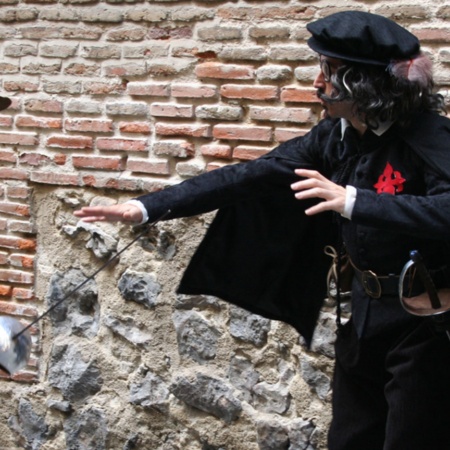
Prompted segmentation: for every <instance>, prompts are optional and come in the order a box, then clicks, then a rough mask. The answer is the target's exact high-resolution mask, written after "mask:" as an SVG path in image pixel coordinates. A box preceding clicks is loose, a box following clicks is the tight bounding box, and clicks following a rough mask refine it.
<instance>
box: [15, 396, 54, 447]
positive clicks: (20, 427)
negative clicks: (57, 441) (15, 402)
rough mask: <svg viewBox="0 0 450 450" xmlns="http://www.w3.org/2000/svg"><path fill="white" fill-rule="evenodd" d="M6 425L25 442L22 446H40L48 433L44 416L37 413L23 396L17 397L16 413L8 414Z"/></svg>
mask: <svg viewBox="0 0 450 450" xmlns="http://www.w3.org/2000/svg"><path fill="white" fill-rule="evenodd" d="M8 425H9V427H10V428H11V429H12V430H13V431H14V432H16V433H17V434H18V435H19V436H21V437H22V438H23V440H24V441H25V442H26V445H25V446H24V447H23V448H30V449H39V448H41V446H42V445H43V444H44V442H45V441H46V440H47V438H48V437H49V434H50V431H49V426H48V425H47V424H46V423H45V418H44V417H43V416H41V415H39V414H37V413H36V412H35V411H34V409H33V406H32V404H31V403H30V402H29V401H28V400H26V399H24V398H20V399H19V408H18V415H17V416H10V418H9V419H8Z"/></svg>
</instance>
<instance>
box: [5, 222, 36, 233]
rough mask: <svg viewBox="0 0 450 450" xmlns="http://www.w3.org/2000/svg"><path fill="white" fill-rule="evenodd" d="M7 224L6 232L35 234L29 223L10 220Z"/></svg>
mask: <svg viewBox="0 0 450 450" xmlns="http://www.w3.org/2000/svg"><path fill="white" fill-rule="evenodd" d="M8 224H9V226H8V230H9V231H11V232H13V233H29V234H36V232H35V230H34V226H33V224H32V223H31V222H24V221H21V220H10V221H9V222H8Z"/></svg>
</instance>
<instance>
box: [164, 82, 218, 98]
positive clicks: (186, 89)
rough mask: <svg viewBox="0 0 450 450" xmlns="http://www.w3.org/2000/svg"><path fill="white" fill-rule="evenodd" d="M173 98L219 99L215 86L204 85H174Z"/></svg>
mask: <svg viewBox="0 0 450 450" xmlns="http://www.w3.org/2000/svg"><path fill="white" fill-rule="evenodd" d="M172 97H175V98H214V97H217V88H216V87H215V86H206V85H203V84H199V85H193V84H175V85H172Z"/></svg>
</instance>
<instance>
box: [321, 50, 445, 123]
mask: <svg viewBox="0 0 450 450" xmlns="http://www.w3.org/2000/svg"><path fill="white" fill-rule="evenodd" d="M344 63H345V64H344V65H343V66H341V67H340V68H339V69H338V70H337V71H336V72H335V73H334V74H333V75H332V77H331V83H332V85H333V87H334V89H333V94H332V95H331V96H326V95H324V94H322V95H321V98H322V99H324V100H326V101H327V102H340V101H351V102H353V103H354V105H355V114H356V115H357V116H358V118H359V120H361V121H362V122H364V123H366V125H367V126H368V127H369V128H371V129H376V128H377V127H378V126H379V124H380V123H382V122H385V121H395V122H397V123H398V124H400V125H401V126H402V125H403V126H404V125H407V124H408V122H409V120H410V118H411V117H412V115H413V114H415V113H417V112H421V111H435V112H438V113H445V112H446V108H445V102H444V97H443V96H442V95H441V94H439V93H435V92H434V87H435V86H434V81H433V75H432V63H431V61H430V59H429V58H428V57H427V56H425V55H424V54H423V53H421V54H419V55H418V56H417V57H415V58H413V59H411V60H406V61H392V62H391V64H390V65H389V66H388V67H382V66H375V65H369V64H358V63H353V62H351V63H346V62H345V61H344Z"/></svg>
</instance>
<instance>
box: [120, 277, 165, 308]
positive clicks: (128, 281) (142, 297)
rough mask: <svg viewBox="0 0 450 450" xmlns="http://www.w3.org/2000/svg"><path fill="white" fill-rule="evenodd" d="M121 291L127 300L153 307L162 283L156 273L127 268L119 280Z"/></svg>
mask: <svg viewBox="0 0 450 450" xmlns="http://www.w3.org/2000/svg"><path fill="white" fill-rule="evenodd" d="M118 287H119V291H120V293H121V294H122V297H123V298H124V299H125V300H127V301H133V302H136V303H140V304H141V305H144V306H146V307H147V308H153V307H154V306H155V305H156V299H157V297H158V295H159V293H160V291H161V285H160V284H159V283H158V282H157V281H156V279H155V277H154V275H152V274H148V273H143V272H133V271H132V270H126V271H125V272H124V273H123V275H122V276H121V277H120V280H119V284H118Z"/></svg>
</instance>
